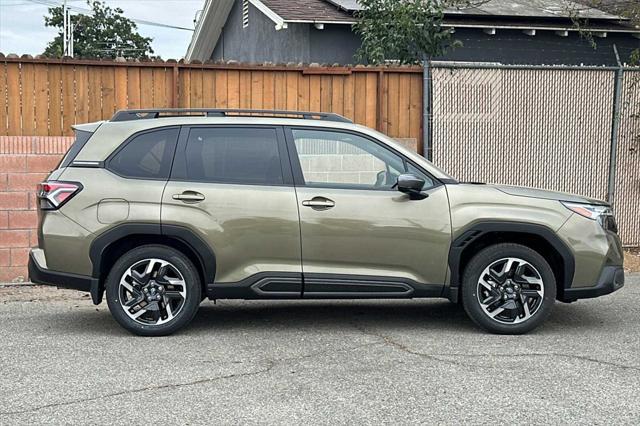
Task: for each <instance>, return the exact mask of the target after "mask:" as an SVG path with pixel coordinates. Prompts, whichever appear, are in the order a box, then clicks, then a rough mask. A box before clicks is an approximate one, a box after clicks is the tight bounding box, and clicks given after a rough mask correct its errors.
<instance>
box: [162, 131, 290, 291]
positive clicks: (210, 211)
mask: <svg viewBox="0 0 640 426" xmlns="http://www.w3.org/2000/svg"><path fill="white" fill-rule="evenodd" d="M289 164H290V163H289V158H288V155H287V149H286V146H285V141H284V134H283V130H282V128H280V127H269V126H254V127H246V126H243V127H233V126H192V127H183V128H182V131H181V134H180V139H179V141H178V147H177V149H176V156H175V160H174V164H173V169H172V172H171V179H170V181H169V182H168V183H167V186H166V188H165V191H164V195H163V198H162V212H161V218H162V226H163V229H167V228H168V227H170V226H185V224H186V226H189V227H190V228H191V230H192V231H193V232H194V233H196V234H197V235H198V236H200V238H201V239H202V240H203V241H205V242H206V243H207V244H208V245H209V247H210V248H211V250H212V251H213V253H214V255H215V260H214V259H207V260H206V261H208V262H215V282H211V279H210V278H208V281H207V283H206V284H207V285H208V287H207V288H208V295H209V296H210V297H215V298H252V297H255V298H258V297H271V298H273V297H287V298H288V297H293V298H295V297H300V294H301V290H302V268H301V257H300V226H299V220H298V207H297V202H296V194H295V190H294V187H293V181H292V179H293V178H292V176H291V168H290V165H289Z"/></svg>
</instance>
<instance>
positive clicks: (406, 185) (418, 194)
mask: <svg viewBox="0 0 640 426" xmlns="http://www.w3.org/2000/svg"><path fill="white" fill-rule="evenodd" d="M396 186H397V187H398V191H400V192H403V193H405V194H409V197H410V198H411V199H412V200H423V199H425V198H427V197H428V196H429V195H428V194H424V193H422V188H423V187H424V179H421V178H419V177H417V176H415V175H412V174H409V173H407V174H403V175H400V176H398V183H397V184H396Z"/></svg>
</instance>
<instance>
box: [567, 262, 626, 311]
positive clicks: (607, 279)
mask: <svg viewBox="0 0 640 426" xmlns="http://www.w3.org/2000/svg"><path fill="white" fill-rule="evenodd" d="M623 286H624V269H623V268H622V266H605V267H604V268H603V269H602V272H601V273H600V278H598V283H597V284H596V285H595V286H593V287H577V288H566V289H564V295H563V297H562V301H563V302H573V301H576V300H578V299H590V298H593V297H600V296H604V295H605V294H609V293H613V292H614V291H616V290H620V289H621V288H622V287H623Z"/></svg>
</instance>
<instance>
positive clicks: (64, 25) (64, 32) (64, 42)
mask: <svg viewBox="0 0 640 426" xmlns="http://www.w3.org/2000/svg"><path fill="white" fill-rule="evenodd" d="M67 52H68V49H67V0H64V3H63V4H62V56H67Z"/></svg>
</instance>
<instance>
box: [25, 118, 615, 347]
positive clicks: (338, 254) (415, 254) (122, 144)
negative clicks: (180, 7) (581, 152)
mask: <svg viewBox="0 0 640 426" xmlns="http://www.w3.org/2000/svg"><path fill="white" fill-rule="evenodd" d="M75 130H76V141H75V143H74V144H73V145H72V146H71V148H70V149H69V151H68V152H67V154H66V155H65V157H64V158H63V160H62V162H61V163H60V165H59V166H58V168H57V169H56V170H55V171H53V172H52V173H51V174H50V175H49V177H48V178H47V180H46V181H45V182H43V183H42V184H40V186H39V188H38V200H39V228H38V247H37V248H33V249H32V250H31V254H30V259H29V274H30V277H31V280H32V281H33V282H35V283H40V284H48V285H55V286H58V287H63V288H72V289H78V290H82V291H87V292H90V293H91V297H92V299H93V303H95V304H99V303H100V302H101V301H102V297H103V294H104V293H105V291H106V297H107V303H108V305H109V309H110V311H111V313H112V315H113V317H114V318H115V319H116V320H117V321H118V322H119V323H120V324H121V325H122V326H123V327H124V328H126V329H127V330H129V331H131V332H133V333H136V334H140V335H148V336H158V335H166V334H169V333H172V332H174V331H176V330H178V329H180V328H182V327H184V326H186V325H187V324H188V323H189V322H190V321H191V320H192V319H193V317H194V315H195V314H196V311H197V309H198V306H199V304H200V302H201V301H202V300H203V299H204V298H205V297H206V298H209V299H212V300H216V299H291V300H293V299H302V300H304V299H364V298H371V299H373V298H376V299H377V298H385V299H386V298H395V299H409V298H420V297H442V298H447V299H449V300H450V301H452V302H454V303H461V304H462V305H463V306H464V309H465V310H466V312H467V313H468V315H469V317H470V318H471V319H472V320H473V321H474V322H475V323H476V324H477V325H479V326H480V327H482V328H484V329H486V330H488V331H490V332H494V333H502V334H520V333H525V332H527V331H529V330H532V329H533V328H535V327H536V326H538V325H539V324H540V323H542V322H543V321H544V320H545V319H546V318H547V317H548V316H549V314H550V312H551V309H552V306H553V304H554V302H555V300H560V301H562V302H572V301H575V300H577V299H582V298H590V297H597V296H601V295H604V294H608V293H611V292H613V291H615V290H618V289H619V288H621V287H622V286H623V284H624V272H623V268H622V261H623V253H622V247H621V244H620V240H619V238H618V236H617V229H616V222H615V219H614V217H613V215H612V211H611V208H610V206H609V205H607V204H606V203H604V202H602V201H598V200H593V199H589V198H585V197H580V196H576V195H570V194H564V193H558V192H550V191H543V190H537V189H529V188H521V187H512V186H501V185H485V184H475V183H474V184H470V183H462V182H458V181H456V180H455V179H453V178H452V177H451V176H448V175H447V174H446V173H444V172H443V171H441V170H439V169H438V168H437V167H435V166H434V165H433V164H431V163H430V162H429V161H427V160H425V159H424V158H423V157H421V156H419V155H417V154H416V153H415V152H412V151H411V150H408V149H405V148H404V147H402V146H401V145H399V144H397V143H395V142H394V141H393V140H391V139H390V138H388V137H387V136H385V135H383V134H381V133H378V132H376V131H374V130H371V129H369V128H366V127H363V126H359V125H356V124H353V123H352V122H351V121H349V120H347V119H345V118H344V117H341V116H339V115H335V114H325V113H310V112H296V111H250V110H218V109H190V110H184V109H180V110H127V111H119V112H118V113H116V114H115V115H114V116H113V118H112V119H111V120H110V121H105V122H98V123H92V124H84V125H78V126H76V127H75ZM479 166H480V165H479Z"/></svg>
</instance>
